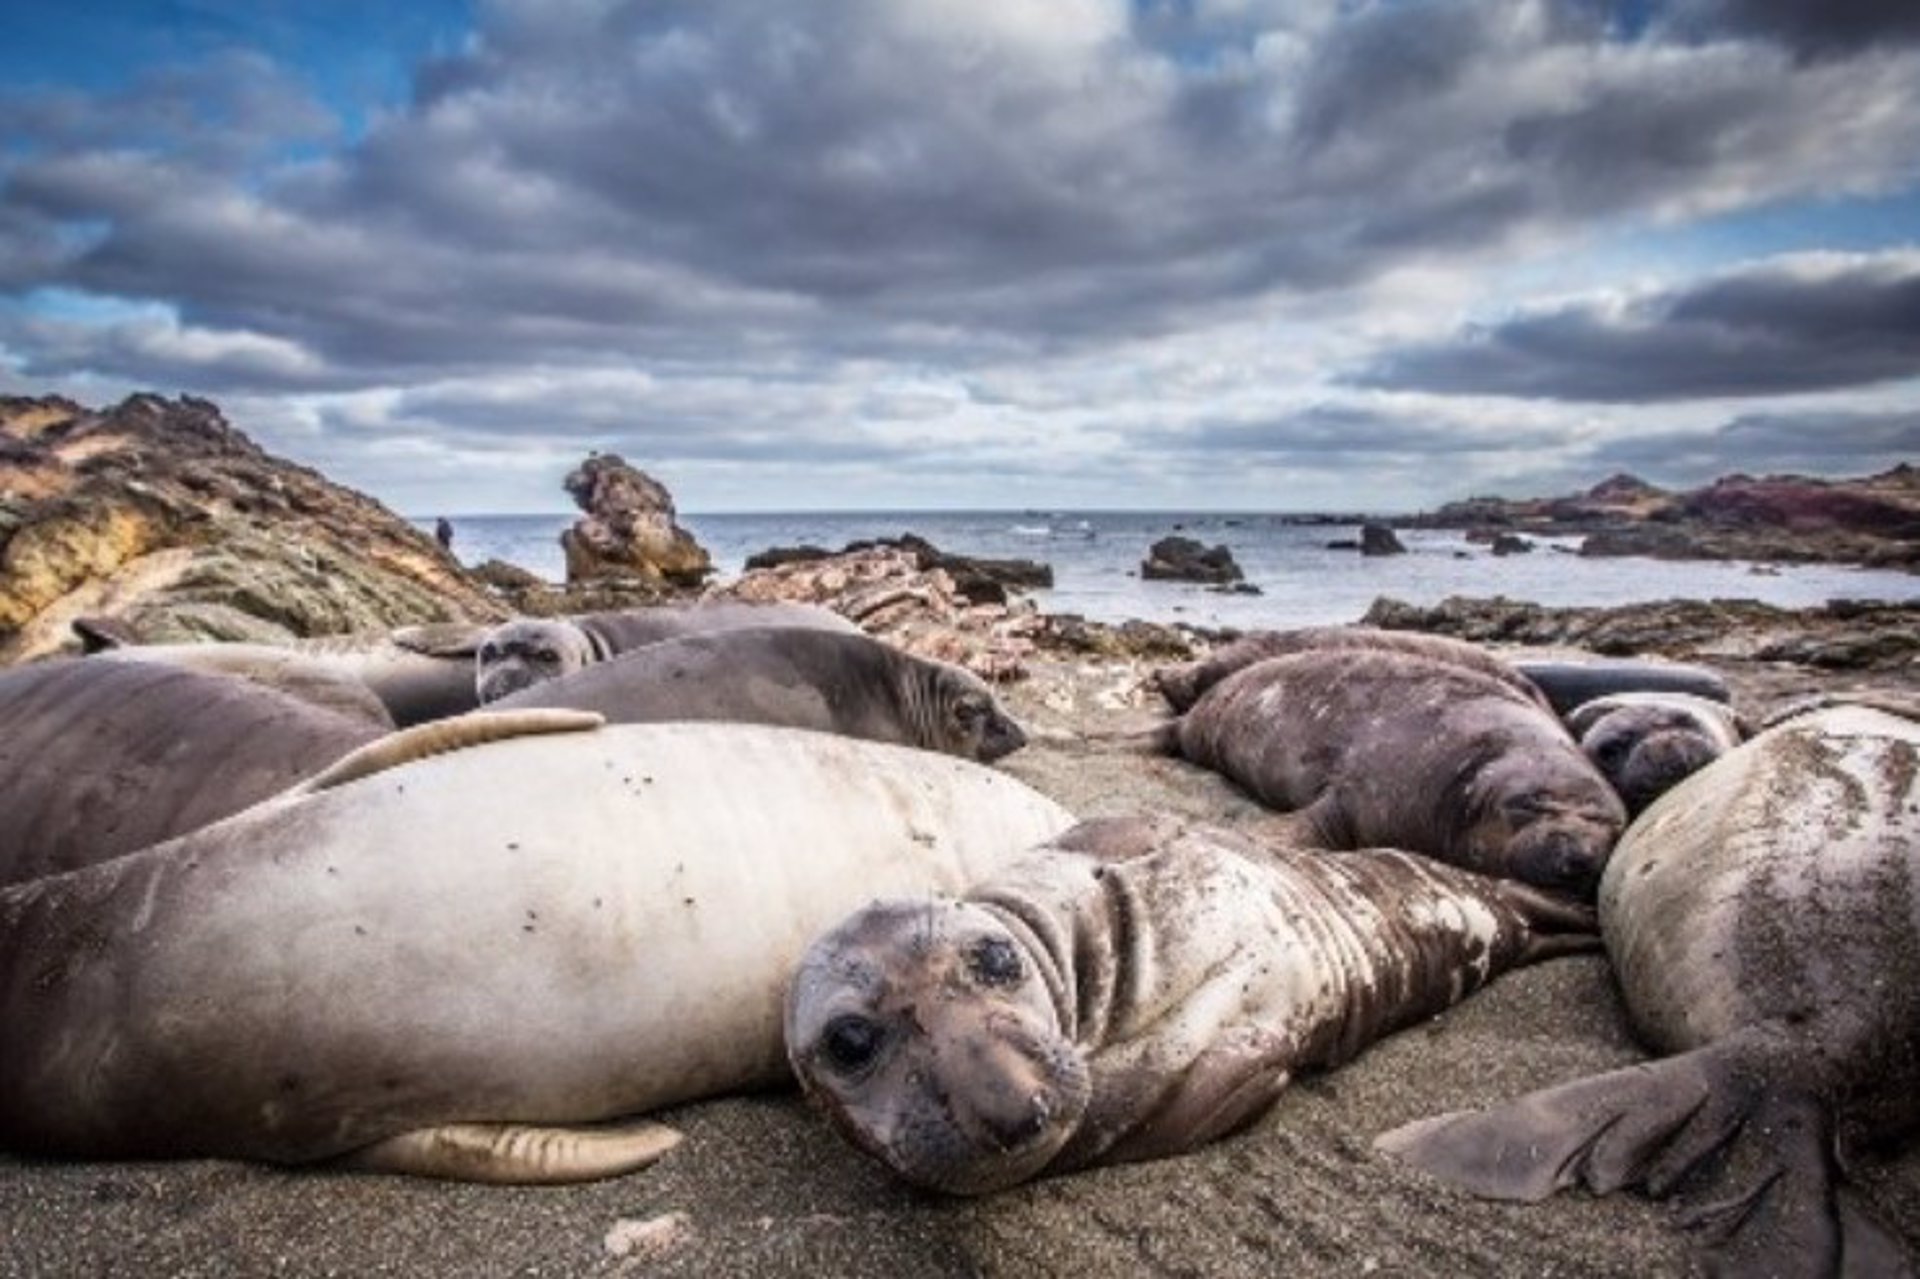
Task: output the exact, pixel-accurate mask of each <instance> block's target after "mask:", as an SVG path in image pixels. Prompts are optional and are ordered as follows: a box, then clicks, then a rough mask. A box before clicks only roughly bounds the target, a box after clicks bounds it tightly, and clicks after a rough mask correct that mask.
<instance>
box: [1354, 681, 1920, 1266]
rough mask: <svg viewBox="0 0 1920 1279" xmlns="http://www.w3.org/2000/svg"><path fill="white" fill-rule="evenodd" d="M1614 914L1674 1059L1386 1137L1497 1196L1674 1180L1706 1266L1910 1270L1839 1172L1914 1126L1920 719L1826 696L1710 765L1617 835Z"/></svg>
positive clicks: (1606, 889) (1624, 974) (1606, 1189)
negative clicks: (1832, 703)
mask: <svg viewBox="0 0 1920 1279" xmlns="http://www.w3.org/2000/svg"><path fill="white" fill-rule="evenodd" d="M1600 924H1601V933H1602V936H1603V938H1604V940H1605V942H1606V947H1607V952H1608V954H1609V956H1610V957H1611V959H1612V961H1613V966H1614V972H1615V975H1616V977H1617V979H1618V982H1619V987H1620V993H1621V995H1622V997H1623V998H1624V1000H1625V1002H1626V1007H1627V1012H1628V1015H1629V1018H1630V1021H1631V1023H1632V1026H1633V1029H1634V1031H1635V1033H1636V1035H1637V1036H1638V1037H1639V1038H1640V1039H1641V1040H1642V1042H1644V1043H1645V1044H1646V1046H1647V1047H1648V1048H1650V1049H1651V1050H1653V1051H1654V1052H1655V1053H1659V1054H1662V1057H1661V1059H1660V1060H1656V1061H1653V1062H1651V1063H1648V1064H1645V1065H1639V1066H1631V1067H1628V1068H1626V1069H1624V1070H1617V1071H1612V1072H1609V1073H1605V1074H1600V1075H1595V1076H1591V1077H1589V1078H1586V1079H1581V1080H1576V1081H1574V1082H1572V1083H1567V1084H1562V1085H1560V1086H1558V1087H1553V1088H1547V1089H1544V1090H1542V1091H1540V1092H1536V1093H1533V1094H1531V1095H1529V1096H1526V1097H1523V1098H1521V1099H1519V1100H1517V1101H1514V1102H1511V1103H1508V1104H1506V1105H1503V1106H1498V1107H1495V1108H1493V1109H1491V1110H1488V1111H1485V1112H1481V1113H1469V1114H1459V1115H1453V1116H1441V1117H1438V1118H1435V1119H1427V1120H1422V1121H1419V1122H1417V1123H1415V1124H1412V1125H1409V1126H1407V1127H1404V1128H1400V1129H1396V1130H1395V1131H1393V1132H1390V1133H1387V1134H1386V1135H1384V1136H1382V1137H1381V1138H1380V1139H1379V1141H1378V1144H1379V1146H1380V1147H1381V1148H1382V1149H1385V1150H1387V1151H1390V1152H1393V1153H1395V1154H1397V1155H1399V1156H1400V1157H1401V1158H1403V1159H1406V1160H1409V1161H1411V1162H1412V1163H1413V1164H1414V1165H1415V1166H1417V1167H1420V1168H1424V1169H1426V1170H1427V1171H1429V1172H1431V1173H1434V1174H1436V1175H1438V1176H1440V1177H1442V1178H1444V1179H1446V1180H1448V1181H1450V1182H1453V1183H1456V1184H1458V1185H1461V1186H1463V1187H1465V1188H1467V1189H1469V1190H1472V1191H1474V1192H1475V1193H1478V1194H1481V1195H1485V1196H1489V1197H1493V1198H1500V1199H1523V1200H1537V1199H1543V1198H1545V1197H1546V1196H1547V1195H1550V1194H1552V1193H1553V1192H1554V1191H1556V1190H1558V1189H1561V1188H1563V1187H1567V1186H1573V1185H1579V1184H1584V1185H1586V1186H1587V1187H1588V1188H1589V1189H1591V1190H1593V1191H1594V1192H1596V1193H1599V1194H1607V1193H1610V1192H1612V1191H1615V1190H1619V1189H1623V1188H1626V1187H1630V1186H1639V1187H1643V1188H1644V1189H1645V1190H1646V1191H1647V1192H1648V1193H1649V1194H1651V1195H1654V1196H1656V1197H1664V1196H1667V1195H1669V1194H1673V1193H1675V1192H1679V1193H1680V1194H1682V1196H1683V1197H1684V1198H1685V1199H1687V1200H1691V1201H1693V1202H1694V1203H1695V1204H1696V1205H1697V1208H1696V1211H1695V1213H1694V1220H1695V1222H1696V1223H1698V1224H1701V1225H1704V1226H1706V1227H1708V1231H1707V1233H1708V1235H1709V1237H1710V1238H1711V1240H1712V1242H1711V1243H1710V1246H1709V1250H1708V1255H1707V1257H1706V1259H1705V1260H1706V1261H1707V1263H1708V1266H1707V1268H1708V1269H1709V1271H1710V1272H1711V1273H1718V1274H1727V1275H1750V1274H1751V1275H1758V1274H1767V1275H1795V1276H1799V1275H1808V1276H1812V1275H1836V1274H1842V1273H1844V1274H1848V1275H1856V1274H1858V1275H1892V1274H1910V1273H1912V1270H1911V1261H1910V1260H1908V1261H1906V1262H1904V1263H1903V1261H1902V1259H1901V1255H1900V1254H1901V1252H1902V1245H1901V1243H1900V1242H1899V1240H1898V1238H1897V1237H1896V1236H1895V1235H1893V1234H1892V1233H1891V1232H1889V1231H1888V1230H1887V1229H1886V1228H1885V1227H1884V1226H1882V1225H1881V1224H1880V1223H1879V1222H1877V1221H1876V1220H1875V1219H1874V1218H1873V1217H1872V1216H1871V1215H1870V1214H1869V1213H1868V1212H1867V1210H1865V1209H1864V1208H1863V1207H1861V1206H1860V1205H1858V1204H1857V1203H1855V1202H1854V1196H1853V1195H1852V1193H1851V1192H1849V1191H1847V1190H1846V1189H1845V1188H1844V1186H1843V1185H1842V1169H1843V1168H1844V1167H1845V1161H1846V1157H1847V1156H1848V1154H1850V1153H1851V1152H1852V1151H1853V1150H1854V1149H1855V1148H1857V1147H1859V1146H1860V1145H1862V1144H1865V1143H1866V1142H1867V1141H1869V1140H1883V1139H1886V1138H1888V1137H1899V1136H1902V1135H1903V1134H1910V1133H1911V1131H1912V1130H1913V1129H1914V1127H1915V1125H1916V1124H1920V723H1915V722H1914V721H1912V720H1908V719H1904V718H1900V717H1897V716H1893V715H1889V714H1887V713H1885V712H1883V711H1878V710H1873V709H1867V708H1861V707H1841V708H1836V709H1832V710H1824V711H1819V712H1815V713H1813V714H1809V715H1806V716H1803V717H1801V718H1799V719H1796V720H1792V721H1789V722H1787V723H1784V724H1781V725H1779V726H1777V727H1775V728H1772V729H1769V730H1767V731H1766V732H1764V733H1762V734H1760V735H1759V736H1757V737H1755V738H1754V739H1753V740H1751V741H1749V742H1747V743H1746V744H1745V745H1742V746H1740V747H1738V748H1736V749H1735V750H1733V751H1731V752H1729V753H1728V754H1727V755H1725V756H1724V757H1722V758H1721V759H1720V760H1718V761H1716V762H1715V763H1713V764H1711V765H1709V766H1708V767H1706V768H1704V769H1702V770H1701V771H1700V772H1698V773H1695V774H1694V775H1693V776H1692V777H1689V778H1688V779H1687V780H1686V781H1684V782H1682V783H1681V784H1680V785H1678V786H1676V787H1675V788H1674V789H1673V790H1671V791H1669V792H1668V793H1667V794H1666V795H1664V796H1662V797H1661V798H1660V799H1659V800H1657V801H1655V802H1654V804H1653V806H1652V807H1651V808H1649V809H1648V810H1647V811H1646V813H1645V814H1643V815H1642V816H1641V818H1640V819H1639V820H1638V821H1637V822H1635V823H1634V825H1633V826H1632V827H1631V828H1630V829H1629V830H1628V831H1627V834H1626V837H1625V838H1624V839H1622V840H1621V843H1620V847H1619V849H1618V851H1617V852H1616V853H1615V854H1614V858H1613V862H1612V864H1611V865H1610V866H1609V867H1608V868H1607V873H1606V877H1605V879H1604V881H1603V882H1602V884H1601V888H1600ZM1907 1230H1908V1232H1909V1234H1910V1235H1911V1232H1912V1230H1913V1223H1912V1222H1911V1221H1909V1222H1908V1223H1907ZM1910 1242H1911V1241H1910Z"/></svg>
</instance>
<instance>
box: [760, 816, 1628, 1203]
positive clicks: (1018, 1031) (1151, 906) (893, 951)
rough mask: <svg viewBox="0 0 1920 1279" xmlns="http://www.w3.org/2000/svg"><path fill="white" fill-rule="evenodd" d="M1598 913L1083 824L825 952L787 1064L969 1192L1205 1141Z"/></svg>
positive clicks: (1195, 833) (1508, 889)
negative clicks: (1294, 1082) (1294, 1083)
mask: <svg viewBox="0 0 1920 1279" xmlns="http://www.w3.org/2000/svg"><path fill="white" fill-rule="evenodd" d="M1592 930H1593V916H1592V912H1591V910H1588V909H1585V908H1582V907H1577V906H1574V905H1571V904H1569V903H1566V902H1563V901H1559V900H1557V899H1554V898H1552V897H1550V896H1549V895H1547V894H1545V893H1541V892H1539V891H1538V890H1536V889H1533V888H1530V887H1527V886H1525V885H1521V884H1514V883H1511V882H1507V881H1501V880H1494V879H1487V878H1484V877H1482V876H1478V875H1474V874H1471V873H1469V872H1466V871H1462V870H1458V869H1456V868H1454V867H1450V866H1444V865H1441V864H1440V863H1438V862H1434V861H1431V860H1429V859H1427V858H1423V857H1416V856H1413V855H1411V854H1407V853H1400V852H1392V851H1384V850H1369V851H1362V852H1349V853H1323V852H1313V851H1304V850H1296V849H1269V848H1264V847H1262V846H1259V845H1256V844H1253V843H1251V842H1250V841H1247V840H1245V839H1244V838H1242V837H1240V836H1238V835H1236V834H1233V833H1232V832H1229V831H1225V830H1220V829H1214V828H1207V827H1190V828H1185V829H1182V828H1179V827H1177V826H1174V825H1173V824H1172V823H1158V822H1153V821H1149V820H1128V819H1117V820H1116V819H1109V820H1107V821H1104V822H1093V823H1086V824H1083V825H1081V826H1078V827H1075V828H1074V829H1073V830H1070V831H1068V832H1066V833H1065V834H1064V835H1062V836H1060V837H1059V838H1057V839H1056V840H1055V841H1054V842H1053V843H1052V844H1050V845H1046V846H1043V847H1042V848H1040V849H1038V850H1036V851H1034V852H1033V853H1031V854H1029V855H1028V856H1026V857H1023V858H1020V859H1019V860H1017V861H1014V862H1012V863H1010V864H1009V865H1008V866H1006V867H1005V868H1004V869H1003V870H1002V871H1001V872H1000V873H998V874H996V875H995V876H993V877H992V878H990V879H989V880H987V881H986V882H985V883H984V884H983V885H981V886H980V887H977V888H974V889H972V890H970V891H968V892H967V893H966V894H965V895H964V896H962V897H960V898H959V899H958V900H953V899H939V898H926V897H921V898H914V899H899V900H889V901H880V902H876V903H874V904H873V905H870V906H868V907H867V908H866V909H864V910H862V911H860V912H858V913H856V914H855V915H853V916H852V917H851V918H849V919H848V920H846V921H845V922H844V923H842V924H841V925H840V926H839V927H837V928H835V929H833V930H832V931H831V932H829V933H827V934H826V935H825V936H824V937H822V938H821V939H820V940H818V941H816V942H815V943H814V944H813V946H812V947H810V948H809V949H808V951H807V952H806V955H805V957H804V958H803V959H802V960H801V962H800V965H799V967H798V969H797V970H796V973H795V976H794V980H793V986H792V989H791V992H790V993H789V995H788V998H787V1015H786V1033H787V1053H788V1057H789V1059H790V1060H791V1061H792V1063H793V1068H794V1071H795V1073H796V1074H797V1075H798V1076H799V1078H800V1082H801V1085H802V1087H803V1088H805V1090H806V1091H807V1093H808V1095H809V1096H810V1097H811V1098H812V1099H813V1100H814V1101H815V1102H816V1103H817V1104H818V1105H819V1106H820V1108H821V1109H822V1110H824V1111H825V1112H826V1114H827V1116H828V1118H829V1119H830V1120H831V1121H832V1122H833V1124H834V1126H835V1127H836V1128H838V1129H839V1130H840V1131H841V1133H842V1134H844V1135H845V1136H847V1137H848V1138H849V1139H851V1140H852V1141H853V1143H854V1144H855V1145H857V1146H859V1147H860V1148H861V1149H863V1150H865V1151H866V1152H867V1153H869V1154H871V1155H874V1156H875V1157H877V1158H878V1159H880V1160H881V1162H883V1163H885V1164H886V1165H887V1166H888V1167H889V1168H891V1169H893V1170H894V1171H895V1172H896V1173H898V1174H899V1175H900V1176H902V1177H904V1178H906V1179H907V1180H909V1181H911V1182H913V1183H915V1184H917V1185H920V1186H924V1187H927V1188H929V1189H933V1190H940V1191H945V1192H948V1193H952V1194H981V1193H985V1192H988V1191H994V1190H1000V1189H1004V1188H1006V1187H1008V1186H1011V1185H1014V1184H1015V1183H1017V1182H1020V1181H1024V1180H1026V1179H1028V1178H1030V1177H1034V1176H1039V1175H1041V1174H1045V1173H1055V1172H1065V1171H1069V1170H1072V1169H1078V1168H1085V1167H1088V1166H1090V1165H1094V1164H1102V1163H1117V1162H1122V1161H1130V1160H1141V1159H1153V1158H1159V1157H1162V1156H1166V1155H1172V1154H1177V1153H1179V1152H1182V1151H1186V1150H1191V1149H1193V1148H1194V1147H1196V1146H1199V1145H1201V1144H1203V1143H1205V1142H1208V1141H1212V1140H1214V1139H1216V1138H1218V1137H1222V1136H1224V1135H1226V1134H1228V1133H1230V1132H1232V1131H1234V1130H1235V1129H1237V1128H1240V1127H1242V1126H1244V1125H1246V1124H1247V1123H1249V1122H1251V1121H1253V1120H1254V1119H1256V1118H1258V1117H1259V1116H1260V1115H1261V1114H1262V1113H1264V1112H1265V1111H1266V1110H1267V1108H1268V1107H1269V1106H1271V1105H1272V1104H1273V1102H1274V1100H1275V1098H1276V1097H1278V1095H1279V1094H1280V1092H1281V1091H1282V1090H1283V1089H1285V1087H1286V1086H1287V1084H1288V1082H1289V1081H1290V1080H1291V1079H1293V1078H1294V1077H1295V1076H1297V1075H1300V1074H1304V1073H1307V1072H1310V1071H1321V1070H1326V1069H1330V1068H1332V1067H1334V1066H1338V1065H1340V1064H1341V1063H1343V1062H1345V1061H1347V1060H1349V1059H1351V1058H1353V1057H1354V1056H1356V1055H1357V1054H1358V1053H1359V1052H1360V1051H1361V1050H1362V1049H1364V1048H1365V1047H1366V1046H1367V1045H1368V1044H1370V1043H1372V1042H1374V1041H1375V1040H1377V1039H1379V1038H1381V1037H1383V1036H1384V1035H1387V1034H1388V1033H1390V1032H1392V1031H1394V1030H1397V1029H1399V1028H1400V1027H1403V1026H1406V1025H1409V1024H1411V1023H1413V1022H1416V1021H1419V1020H1421V1019H1423V1018H1426V1017H1429V1016H1432V1015H1433V1014H1434V1013H1437V1012H1439V1011H1440V1010H1441V1009H1443V1008H1446V1007H1447V1006H1448V1005H1450V1004H1452V1003H1454V1002H1456V1001H1457V1000H1459V999H1460V998H1462V997H1463V996H1465V995H1466V994H1467V993H1469V992H1470V991H1473V990H1476V989H1478V988H1479V987H1480V986H1481V985H1483V984H1484V983H1486V982H1487V981H1489V980H1491V979H1492V978H1493V977H1495V976H1497V975H1498V974H1499V973H1501V972H1504V971H1505V970H1507V969H1509V968H1513V967H1516V966H1518V965H1520V964H1524V963H1528V962H1530V961H1532V960H1535V959H1540V958H1544V957H1546V956H1549V955H1554V954H1561V953H1565V952H1567V951H1569V950H1573V949H1591V948H1593V946H1594V945H1595V944H1596V942H1595V939H1594V937H1593V932H1592Z"/></svg>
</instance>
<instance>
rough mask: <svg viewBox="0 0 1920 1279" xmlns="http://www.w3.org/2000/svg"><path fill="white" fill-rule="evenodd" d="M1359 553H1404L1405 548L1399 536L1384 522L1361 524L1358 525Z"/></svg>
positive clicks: (1405, 551)
mask: <svg viewBox="0 0 1920 1279" xmlns="http://www.w3.org/2000/svg"><path fill="white" fill-rule="evenodd" d="M1360 553H1361V554H1362V555H1405V554H1406V553H1407V548H1406V547H1405V546H1403V545H1402V544H1401V542H1400V538H1399V536H1398V535H1397V534H1395V533H1394V531H1393V530H1392V529H1391V528H1388V527H1387V526H1386V525H1385V524H1373V523H1368V524H1362V525H1361V526H1360Z"/></svg>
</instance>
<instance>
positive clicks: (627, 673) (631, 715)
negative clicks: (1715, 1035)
mask: <svg viewBox="0 0 1920 1279" xmlns="http://www.w3.org/2000/svg"><path fill="white" fill-rule="evenodd" d="M492 706H493V709H496V710H512V709H524V708H531V707H536V706H560V707H571V708H573V709H576V710H588V711H597V712H599V713H600V714H602V715H604V716H606V717H607V718H608V719H609V720H611V721H613V722H614V723H620V724H637V723H652V722H657V721H661V720H674V719H696V720H698V719H720V720H734V721H737V722H741V723H751V724H784V725H786V726H788V727H790V728H812V729H818V730H820V731H822V732H830V733H839V734H842V735H843V736H848V737H864V738H867V739H869V740H871V741H877V742H895V743H898V744H900V745H903V746H918V747H920V748H922V749H923V750H933V751H941V752H944V753H945V754H948V755H959V756H962V757H964V758H966V759H974V760H978V761H980V762H981V763H991V762H992V761H994V760H996V759H999V758H1000V757H1001V756H1003V755H1007V754H1009V753H1011V752H1012V751H1015V750H1018V749H1019V748H1020V747H1021V746H1023V745H1025V744H1026V740H1027V737H1026V734H1025V733H1024V732H1022V731H1021V729H1020V726H1019V725H1018V724H1016V723H1014V721H1013V719H1012V718H1011V717H1009V716H1008V715H1007V713H1006V712H1005V711H1004V710H1002V709H1001V708H1000V704H999V703H998V702H997V701H995V700H994V696H993V692H992V690H991V689H989V688H988V687H987V686H986V685H985V684H984V683H982V682H981V680H980V679H979V677H978V676H976V675H974V674H972V673H971V672H969V671H965V670H962V669H961V668H960V667H958V666H951V665H948V664H947V663H945V662H935V661H929V660H928V659H926V658H923V657H915V656H913V655H912V654H910V653H906V652H903V651H901V650H900V649H897V648H895V647H894V646H893V645H891V644H887V643H884V642H882V641H880V640H877V639H874V638H872V637H871V636H868V635H860V634H842V633H840V632H838V631H823V630H798V629H788V628H784V627H775V628H756V629H751V630H734V631H724V632H721V633H718V634H713V635H689V636H686V637H684V638H681V639H673V640H662V641H661V642H659V643H657V644H649V645H647V646H646V647H645V648H638V649H635V650H634V651H632V652H631V653H622V654H620V655H619V656H617V657H614V658H612V659H610V660H608V661H605V662H602V663H600V664H598V665H595V666H591V667H589V668H587V669H586V670H582V671H577V672H575V673H574V674H572V675H568V676H566V677H564V678H562V679H557V680H551V681H547V682H544V683H539V684H535V685H533V686H532V687H530V688H526V689H522V690H521V691H520V692H517V693H514V694H512V695H511V696H509V697H503V698H501V699H500V700H499V701H497V702H494V703H493V704H492Z"/></svg>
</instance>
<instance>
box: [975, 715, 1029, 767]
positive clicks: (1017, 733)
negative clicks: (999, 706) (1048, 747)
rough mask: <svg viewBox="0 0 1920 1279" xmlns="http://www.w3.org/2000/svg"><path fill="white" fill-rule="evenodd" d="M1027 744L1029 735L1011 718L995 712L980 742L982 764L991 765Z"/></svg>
mask: <svg viewBox="0 0 1920 1279" xmlns="http://www.w3.org/2000/svg"><path fill="white" fill-rule="evenodd" d="M1026 744H1027V734H1026V732H1025V730H1023V729H1022V728H1021V727H1020V726H1019V725H1018V724H1016V723H1014V722H1013V720H1012V719H1010V718H1009V717H1007V716H1005V715H1002V714H1001V713H1000V712H998V711H995V712H994V713H993V718H992V720H990V721H989V722H988V724H987V731H986V733H985V735H984V736H983V737H982V738H981V742H980V762H981V763H983V764H990V763H992V762H993V761H994V760H996V759H999V758H1000V757H1001V756H1003V755H1011V754H1013V753H1014V752H1015V751H1017V750H1019V749H1020V748H1021V747H1022V746H1025V745H1026Z"/></svg>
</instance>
